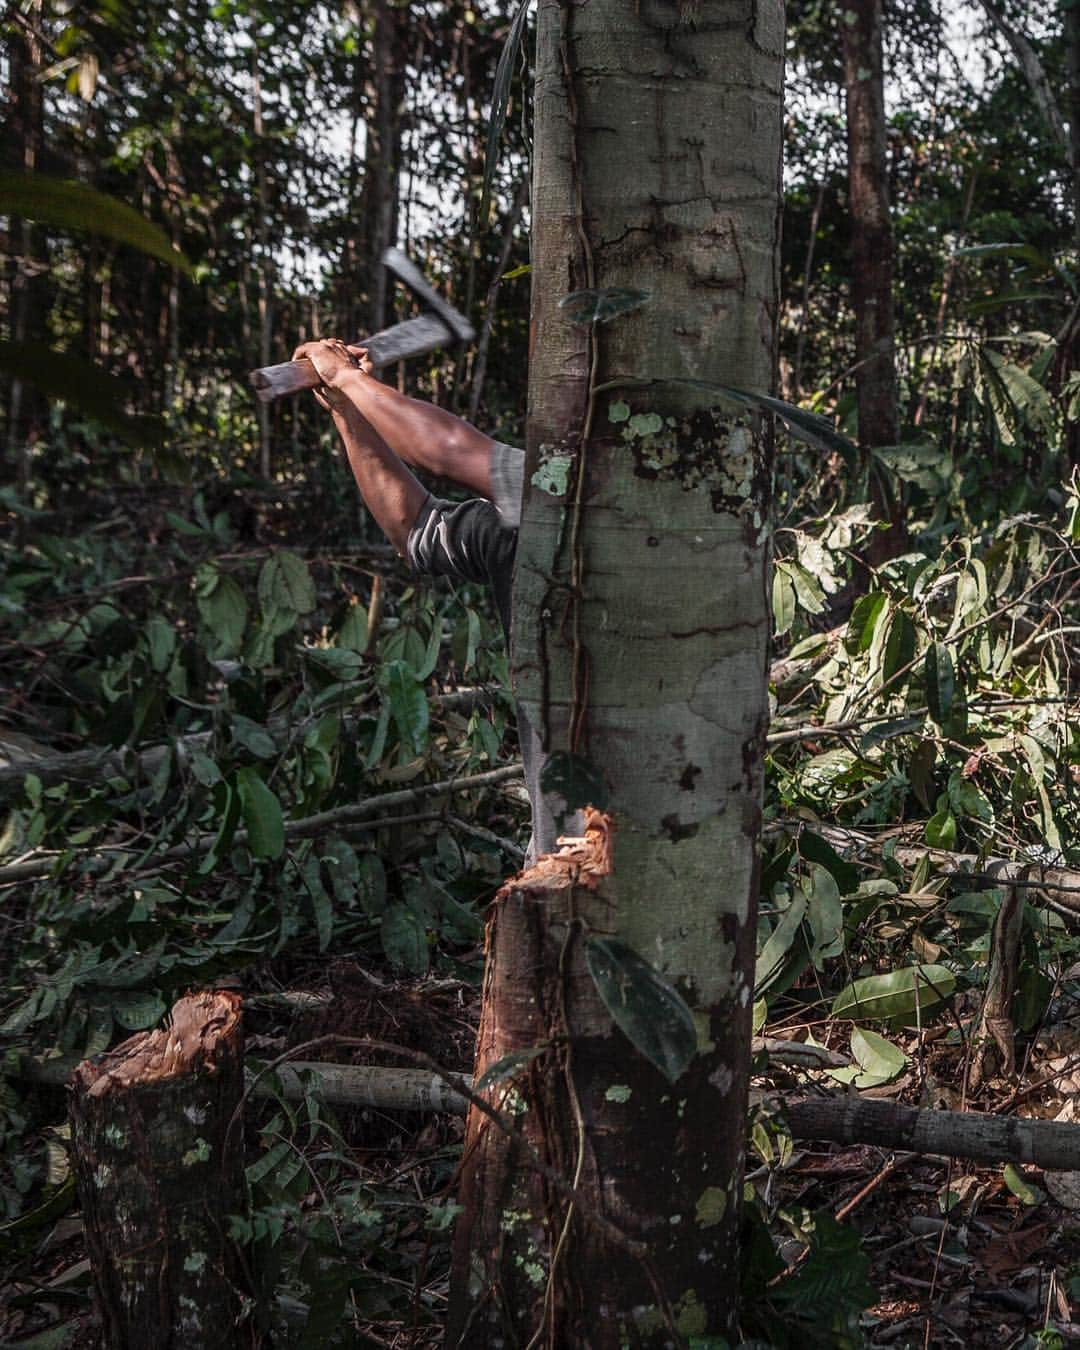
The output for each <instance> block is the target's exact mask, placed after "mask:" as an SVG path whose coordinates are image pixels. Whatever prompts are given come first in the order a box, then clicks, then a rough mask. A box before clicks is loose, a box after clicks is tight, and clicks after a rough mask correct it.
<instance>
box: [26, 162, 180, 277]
mask: <svg viewBox="0 0 1080 1350" xmlns="http://www.w3.org/2000/svg"><path fill="white" fill-rule="evenodd" d="M0 215H4V216H22V217H23V218H24V219H26V220H37V221H40V222H41V223H42V224H43V225H55V226H57V227H59V228H60V229H64V230H85V231H87V232H89V233H90V234H100V235H103V236H104V237H105V238H107V239H114V240H115V241H116V242H117V243H118V244H129V245H130V246H131V247H132V248H137V249H138V250H139V252H140V253H146V254H148V255H149V256H150V257H152V258H160V259H161V260H162V261H163V262H167V263H168V264H169V265H170V267H179V268H180V269H181V271H184V272H190V271H191V264H190V263H189V262H188V260H187V259H186V258H185V257H184V255H183V254H182V253H181V252H180V251H179V249H176V248H174V247H173V245H172V243H171V241H170V240H169V238H168V236H167V235H166V234H165V232H164V231H163V230H162V229H160V228H159V227H158V226H157V225H155V224H154V223H153V222H152V221H149V220H147V219H146V217H145V216H143V215H140V213H139V212H138V211H136V210H134V209H133V208H132V207H130V206H127V205H126V204H125V203H124V202H121V201H118V200H117V199H116V198H115V197H110V196H108V195H107V194H106V193H104V192H98V191H96V190H95V189H94V188H92V187H88V186H87V185H86V184H85V183H76V182H72V181H71V180H69V179H62V178H47V177H45V176H44V175H43V174H38V173H2V174H0Z"/></svg>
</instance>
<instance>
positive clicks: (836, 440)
mask: <svg viewBox="0 0 1080 1350" xmlns="http://www.w3.org/2000/svg"><path fill="white" fill-rule="evenodd" d="M680 383H689V381H680ZM693 383H698V381H694V382H693ZM702 383H704V382H702ZM709 387H711V388H713V389H715V390H716V391H717V393H719V394H721V395H723V397H724V398H728V399H731V400H732V401H733V402H735V403H742V404H746V405H747V406H749V407H756V408H761V409H763V410H764V411H765V412H771V413H775V414H776V416H777V417H779V418H781V419H782V420H783V422H784V423H785V425H786V426H787V429H788V431H790V432H791V434H792V435H793V436H794V437H795V438H796V439H797V440H800V441H803V442H805V443H806V444H807V445H811V446H813V447H814V448H815V449H817V450H827V451H829V452H830V453H835V454H840V455H843V457H844V458H845V459H846V460H847V462H848V464H849V466H851V467H852V468H854V466H855V465H856V464H857V463H858V461H859V451H858V448H857V447H856V445H855V444H854V442H852V441H849V440H848V438H847V437H846V436H842V435H841V434H840V432H838V431H837V430H836V428H835V427H834V426H833V425H832V423H831V422H829V421H828V419H827V418H824V417H822V416H821V415H820V414H819V413H814V412H808V411H807V409H805V408H799V407H796V406H795V404H794V403H785V402H784V400H783V399H779V398H773V397H772V396H771V395H769V394H753V393H751V392H749V390H746V389H732V388H731V387H730V386H729V385H722V384H718V385H711V386H709Z"/></svg>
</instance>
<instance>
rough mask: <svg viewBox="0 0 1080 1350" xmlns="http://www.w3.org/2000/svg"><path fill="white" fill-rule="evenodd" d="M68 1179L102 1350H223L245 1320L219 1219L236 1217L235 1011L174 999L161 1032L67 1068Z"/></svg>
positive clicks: (239, 1186) (196, 998)
mask: <svg viewBox="0 0 1080 1350" xmlns="http://www.w3.org/2000/svg"><path fill="white" fill-rule="evenodd" d="M71 1086H72V1093H71V1102H70V1112H71V1126H72V1167H73V1170H74V1173H75V1179H76V1183H77V1186H78V1192H79V1198H80V1201H81V1203H82V1212H83V1220H84V1223H85V1226H86V1243H87V1249H88V1251H89V1255H90V1264H91V1269H92V1272H93V1277H94V1286H95V1292H96V1296H97V1302H98V1306H99V1310H100V1313H101V1318H102V1322H103V1324H104V1327H105V1332H106V1335H105V1340H106V1342H107V1344H108V1345H109V1346H111V1347H112V1348H113V1350H145V1347H147V1346H160V1347H162V1350H233V1347H237V1348H238V1347H240V1346H241V1345H243V1346H252V1345H257V1344H258V1343H259V1341H258V1337H257V1335H256V1333H255V1329H254V1327H253V1326H252V1325H250V1324H248V1323H247V1321H246V1319H245V1317H244V1312H243V1309H244V1299H243V1294H242V1292H241V1289H240V1283H241V1282H240V1278H239V1274H240V1272H239V1270H238V1268H237V1254H236V1251H235V1249H234V1247H233V1245H232V1244H231V1242H230V1241H229V1239H228V1236H227V1234H228V1231H229V1223H228V1216H229V1215H230V1214H231V1213H235V1212H238V1211H239V1210H240V1209H241V1208H242V1204H243V1195H244V1189H243V1166H244V1159H243V1134H242V1132H241V1131H234V1132H233V1133H232V1135H231V1137H230V1130H229V1127H230V1123H231V1121H232V1119H233V1115H234V1112H236V1110H237V1108H238V1107H239V1105H240V1100H241V1093H242V1089H243V1061H242V1058H241V1036H240V999H239V997H238V996H237V995H236V994H230V993H224V992H211V993H201V994H194V995H191V996H190V997H188V998H183V999H181V1000H180V1001H179V1002H178V1003H177V1004H176V1006H175V1007H174V1008H173V1011H172V1017H171V1019H170V1023H169V1025H168V1026H167V1027H165V1028H163V1029H162V1030H160V1031H154V1032H140V1033H139V1034H138V1035H136V1036H132V1037H131V1038H130V1039H129V1040H127V1041H125V1042H124V1043H123V1044H122V1045H120V1046H118V1047H117V1049H115V1050H113V1051H112V1052H111V1053H109V1054H107V1055H104V1056H102V1057H101V1058H100V1059H98V1060H96V1061H90V1060H87V1061H85V1062H84V1063H82V1064H80V1065H79V1066H78V1067H77V1068H76V1070H75V1072H74V1075H73V1077H72V1084H71Z"/></svg>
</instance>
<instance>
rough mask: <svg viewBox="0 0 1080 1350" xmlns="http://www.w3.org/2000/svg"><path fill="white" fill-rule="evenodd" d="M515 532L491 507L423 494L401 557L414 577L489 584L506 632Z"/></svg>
mask: <svg viewBox="0 0 1080 1350" xmlns="http://www.w3.org/2000/svg"><path fill="white" fill-rule="evenodd" d="M516 549H517V530H516V529H513V528H510V527H509V526H508V525H507V523H506V521H505V519H504V517H503V516H502V514H501V513H500V511H499V509H498V508H497V507H496V505H495V504H494V503H493V502H489V501H485V500H484V499H483V498H480V497H475V498H473V499H472V500H471V501H467V502H450V501H446V500H445V499H444V498H442V497H434V496H432V495H431V493H428V495H427V498H426V499H425V501H424V504H423V506H422V507H421V508H420V512H419V514H418V515H417V517H416V520H415V521H414V522H413V527H412V529H411V530H410V531H409V538H408V540H407V542H406V545H405V557H406V560H407V561H408V563H409V566H410V567H411V568H412V569H413V570H414V571H415V572H422V573H427V574H428V575H429V576H436V577H452V578H453V579H454V580H456V581H480V582H487V583H488V584H490V585H491V586H492V587H493V589H494V592H495V602H496V604H497V605H498V608H499V617H500V618H501V620H502V623H503V628H504V629H506V630H509V627H510V593H511V584H512V581H513V572H514V553H515V551H516Z"/></svg>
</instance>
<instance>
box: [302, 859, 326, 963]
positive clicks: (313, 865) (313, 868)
mask: <svg viewBox="0 0 1080 1350" xmlns="http://www.w3.org/2000/svg"><path fill="white" fill-rule="evenodd" d="M302 875H303V878H304V885H305V886H306V887H307V893H308V895H309V896H310V897H311V908H312V910H313V911H314V914H315V929H316V932H317V933H318V934H319V951H321V952H324V951H326V949H327V947H329V945H330V939H331V937H333V934H334V905H333V902H332V901H331V899H330V897H329V895H327V893H326V887H325V886H324V885H323V882H322V875H321V868H320V864H319V859H318V858H317V857H315V856H314V855H313V856H311V857H309V858H308V859H307V861H306V862H305V863H304V870H303V874H302Z"/></svg>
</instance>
